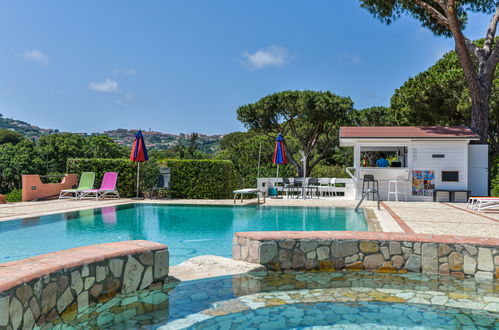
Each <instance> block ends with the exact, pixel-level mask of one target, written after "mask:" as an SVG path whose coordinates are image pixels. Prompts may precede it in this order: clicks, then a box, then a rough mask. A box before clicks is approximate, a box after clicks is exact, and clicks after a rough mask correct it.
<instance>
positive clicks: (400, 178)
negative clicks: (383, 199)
mask: <svg viewBox="0 0 499 330" xmlns="http://www.w3.org/2000/svg"><path fill="white" fill-rule="evenodd" d="M399 183H402V185H403V187H404V196H405V201H406V202H407V180H406V179H405V175H399V176H397V177H396V178H395V180H390V181H388V201H390V195H391V194H394V195H395V201H396V202H398V201H399V190H398V185H399ZM392 184H394V186H395V190H394V191H392V189H391V186H392Z"/></svg>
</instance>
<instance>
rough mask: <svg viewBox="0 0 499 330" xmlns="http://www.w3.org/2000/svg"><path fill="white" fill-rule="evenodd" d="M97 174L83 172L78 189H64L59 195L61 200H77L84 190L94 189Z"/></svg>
mask: <svg viewBox="0 0 499 330" xmlns="http://www.w3.org/2000/svg"><path fill="white" fill-rule="evenodd" d="M94 181H95V173H94V172H83V173H82V174H81V176H80V182H79V183H78V187H77V188H76V189H64V190H61V192H60V193H59V199H65V198H70V199H77V198H78V194H79V193H80V192H81V191H83V190H89V189H92V188H93V187H94Z"/></svg>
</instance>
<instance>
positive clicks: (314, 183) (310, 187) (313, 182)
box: [306, 178, 320, 198]
mask: <svg viewBox="0 0 499 330" xmlns="http://www.w3.org/2000/svg"><path fill="white" fill-rule="evenodd" d="M306 189H307V193H309V192H310V197H313V192H314V191H315V195H316V196H317V198H319V197H320V195H319V179H317V178H309V179H308V182H307V187H306Z"/></svg>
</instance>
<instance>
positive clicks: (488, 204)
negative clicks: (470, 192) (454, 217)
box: [466, 197, 499, 213]
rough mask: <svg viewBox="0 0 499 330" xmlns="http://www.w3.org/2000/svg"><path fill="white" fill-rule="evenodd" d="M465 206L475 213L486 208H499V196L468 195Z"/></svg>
mask: <svg viewBox="0 0 499 330" xmlns="http://www.w3.org/2000/svg"><path fill="white" fill-rule="evenodd" d="M466 208H467V209H469V210H471V211H474V212H477V213H480V212H481V211H483V210H487V209H498V210H499V197H470V198H469V200H468V204H467V205H466Z"/></svg>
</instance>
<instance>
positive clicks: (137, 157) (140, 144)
mask: <svg viewBox="0 0 499 330" xmlns="http://www.w3.org/2000/svg"><path fill="white" fill-rule="evenodd" d="M130 160H131V161H132V162H136V163H137V197H139V176H140V163H142V162H145V161H147V160H149V156H148V155H147V149H146V144H145V142H144V136H143V135H142V131H141V130H138V131H137V133H135V139H134V140H133V146H132V151H131V152H130Z"/></svg>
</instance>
